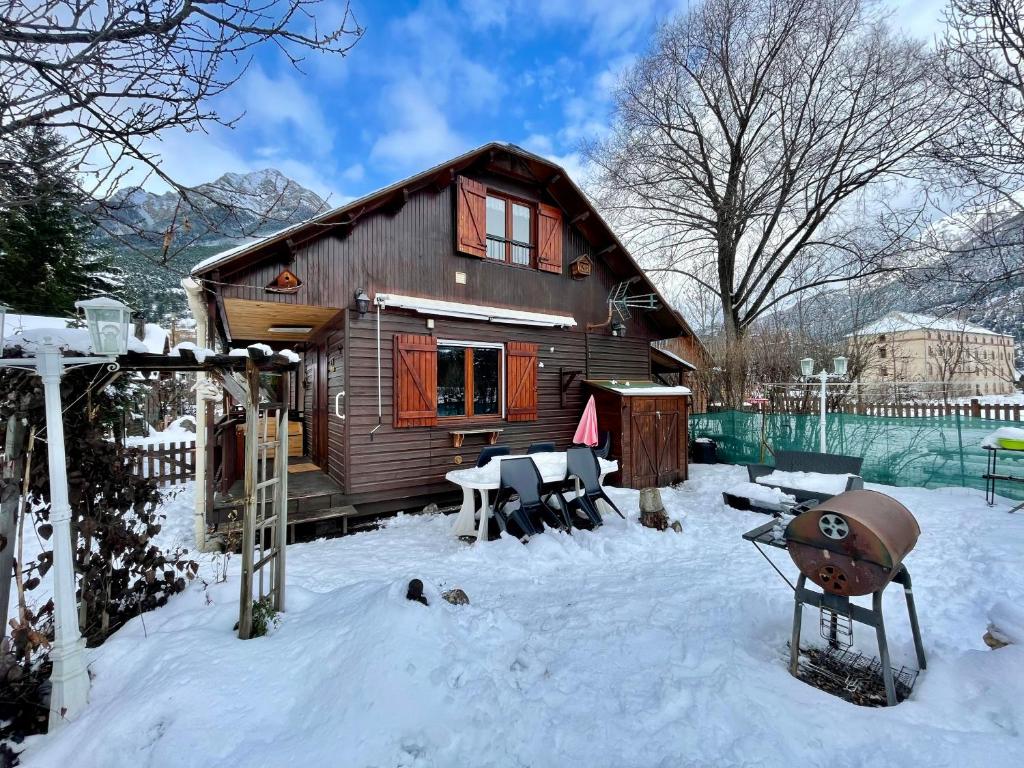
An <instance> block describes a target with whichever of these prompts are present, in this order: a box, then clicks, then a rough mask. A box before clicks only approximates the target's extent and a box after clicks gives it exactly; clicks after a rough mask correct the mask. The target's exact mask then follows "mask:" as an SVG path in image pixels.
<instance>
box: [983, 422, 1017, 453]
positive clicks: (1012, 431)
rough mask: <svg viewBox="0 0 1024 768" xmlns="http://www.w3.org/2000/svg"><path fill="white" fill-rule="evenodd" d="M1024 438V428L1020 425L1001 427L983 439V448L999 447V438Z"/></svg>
mask: <svg viewBox="0 0 1024 768" xmlns="http://www.w3.org/2000/svg"><path fill="white" fill-rule="evenodd" d="M1000 439H1003V440H1024V429H1021V428H1020V427H1000V428H999V429H997V430H995V431H994V432H992V434H990V435H988V436H987V437H986V438H985V439H984V440H982V441H981V447H982V448H999V447H1001V446H1000V444H999V440H1000Z"/></svg>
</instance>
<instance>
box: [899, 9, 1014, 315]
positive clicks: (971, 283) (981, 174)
mask: <svg viewBox="0 0 1024 768" xmlns="http://www.w3.org/2000/svg"><path fill="white" fill-rule="evenodd" d="M945 21H946V28H945V32H944V34H943V37H942V39H941V41H940V45H939V52H940V56H941V62H942V69H941V71H942V75H943V79H944V86H945V90H946V91H947V92H948V93H949V94H950V95H951V97H953V98H955V99H956V100H957V103H958V104H959V105H960V109H961V110H962V119H961V120H959V121H957V122H956V123H955V124H953V125H951V126H950V130H948V131H946V132H943V133H941V134H938V135H936V137H935V145H934V147H935V153H936V156H937V158H938V159H939V160H940V161H941V163H942V170H943V172H944V179H943V181H944V185H943V186H944V189H945V192H946V193H947V195H948V196H949V197H950V198H951V199H952V201H953V203H954V204H956V205H961V206H963V209H962V210H960V211H958V212H956V213H955V214H951V215H950V216H948V217H947V220H946V222H944V225H943V226H941V227H935V228H928V229H925V230H924V232H923V236H922V237H921V240H922V241H923V243H922V244H923V245H924V246H925V247H926V248H927V249H928V251H929V252H930V254H931V255H932V258H931V259H930V261H929V263H927V264H926V265H925V268H924V269H923V270H922V271H921V274H918V275H914V276H913V277H914V278H915V279H917V280H919V281H928V280H933V279H935V278H936V277H938V278H939V279H941V280H943V281H945V282H947V283H949V284H950V285H951V286H954V287H957V288H959V289H961V290H963V292H964V301H966V302H971V303H975V302H977V301H979V300H981V299H983V298H985V297H986V296H987V295H988V294H989V293H990V292H991V290H992V289H993V288H996V287H998V286H1001V285H1004V284H1005V283H1007V282H1008V281H1016V280H1020V279H1022V278H1024V238H1022V236H1021V226H1020V218H1021V216H1022V215H1024V197H1022V196H1021V192H1022V190H1024V2H1021V1H1020V0H951V2H950V4H949V6H948V7H947V9H946V11H945Z"/></svg>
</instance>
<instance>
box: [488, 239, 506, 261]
mask: <svg viewBox="0 0 1024 768" xmlns="http://www.w3.org/2000/svg"><path fill="white" fill-rule="evenodd" d="M487 258H489V259H500V260H501V261H504V260H505V241H504V240H494V239H492V238H490V237H488V238H487Z"/></svg>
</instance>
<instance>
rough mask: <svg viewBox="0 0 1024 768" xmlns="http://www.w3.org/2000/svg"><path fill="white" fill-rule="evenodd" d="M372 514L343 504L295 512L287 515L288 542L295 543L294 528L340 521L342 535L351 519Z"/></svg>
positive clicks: (346, 531) (346, 530)
mask: <svg viewBox="0 0 1024 768" xmlns="http://www.w3.org/2000/svg"><path fill="white" fill-rule="evenodd" d="M373 514H374V513H373V512H360V511H359V510H358V509H356V508H355V507H354V506H352V505H351V504H344V505H341V506H337V507H327V508H326V509H317V510H308V511H304V512H296V513H295V514H294V515H293V514H291V513H289V514H288V533H289V536H288V538H289V541H295V526H296V525H302V524H304V523H326V522H328V521H330V520H338V519H340V520H341V533H342V535H344V534H346V533H348V521H349V519H351V518H358V517H369V516H371V515H373Z"/></svg>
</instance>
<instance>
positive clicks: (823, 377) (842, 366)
mask: <svg viewBox="0 0 1024 768" xmlns="http://www.w3.org/2000/svg"><path fill="white" fill-rule="evenodd" d="M832 368H833V371H834V373H835V375H836V376H837V377H842V376H845V375H846V358H845V357H834V358H832ZM800 373H801V374H802V375H803V376H804V378H807V379H810V378H816V379H817V380H818V381H820V382H821V392H820V395H819V411H818V450H819V451H820V452H821V453H828V450H827V449H826V444H825V412H826V407H827V402H826V398H825V387H826V386H828V377H829V375H830V374H829V373H828V372H827V371H825V369H824V368H822V369H821V370H820V371H819V372H818V373H815V372H814V360H813V359H812V358H810V357H805V358H803V359H802V360H801V361H800Z"/></svg>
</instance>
